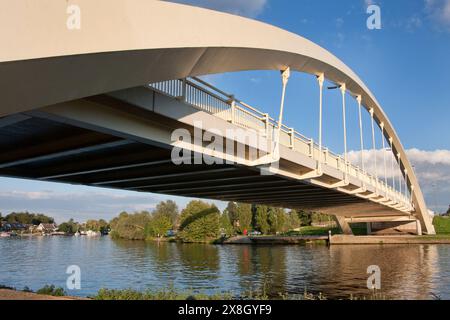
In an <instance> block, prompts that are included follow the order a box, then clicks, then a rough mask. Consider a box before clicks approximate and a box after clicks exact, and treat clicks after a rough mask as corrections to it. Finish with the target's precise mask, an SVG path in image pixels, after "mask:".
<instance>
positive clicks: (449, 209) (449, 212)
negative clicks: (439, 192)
mask: <svg viewBox="0 0 450 320" xmlns="http://www.w3.org/2000/svg"><path fill="white" fill-rule="evenodd" d="M447 214H448V215H450V206H448V210H447Z"/></svg>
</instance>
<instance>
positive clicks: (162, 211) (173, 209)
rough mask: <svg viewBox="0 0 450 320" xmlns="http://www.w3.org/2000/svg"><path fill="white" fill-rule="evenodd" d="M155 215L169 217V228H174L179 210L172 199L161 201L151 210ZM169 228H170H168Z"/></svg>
mask: <svg viewBox="0 0 450 320" xmlns="http://www.w3.org/2000/svg"><path fill="white" fill-rule="evenodd" d="M153 215H155V216H160V215H161V216H165V217H167V218H169V219H170V221H171V223H172V225H171V226H170V228H172V229H176V226H177V224H178V222H179V221H178V220H179V210H178V206H177V204H176V203H175V202H174V201H172V200H167V201H161V202H160V203H158V205H157V206H156V208H155V210H154V211H153ZM169 230H170V229H169Z"/></svg>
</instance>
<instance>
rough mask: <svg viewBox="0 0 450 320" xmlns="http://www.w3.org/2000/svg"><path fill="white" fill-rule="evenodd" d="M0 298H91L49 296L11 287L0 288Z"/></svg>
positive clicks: (82, 298)
mask: <svg viewBox="0 0 450 320" xmlns="http://www.w3.org/2000/svg"><path fill="white" fill-rule="evenodd" d="M0 300H91V299H89V298H84V297H73V296H51V295H46V294H38V293H35V292H26V291H20V290H13V289H0Z"/></svg>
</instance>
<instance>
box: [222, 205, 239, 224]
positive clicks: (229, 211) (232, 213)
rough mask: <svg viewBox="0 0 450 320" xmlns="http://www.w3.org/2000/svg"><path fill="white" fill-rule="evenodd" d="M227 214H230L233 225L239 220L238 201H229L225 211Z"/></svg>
mask: <svg viewBox="0 0 450 320" xmlns="http://www.w3.org/2000/svg"><path fill="white" fill-rule="evenodd" d="M224 213H225V214H227V215H228V217H229V219H230V222H231V225H233V226H234V225H235V223H236V221H238V219H239V217H238V214H237V204H236V202H232V201H230V202H228V205H227V207H226V209H225V211H224Z"/></svg>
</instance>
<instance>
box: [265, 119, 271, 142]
mask: <svg viewBox="0 0 450 320" xmlns="http://www.w3.org/2000/svg"><path fill="white" fill-rule="evenodd" d="M264 123H265V125H266V138H267V139H268V138H269V137H270V136H271V134H270V117H269V114H268V113H265V114H264Z"/></svg>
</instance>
